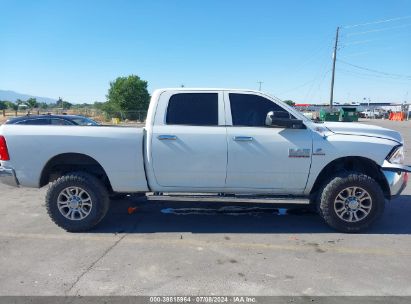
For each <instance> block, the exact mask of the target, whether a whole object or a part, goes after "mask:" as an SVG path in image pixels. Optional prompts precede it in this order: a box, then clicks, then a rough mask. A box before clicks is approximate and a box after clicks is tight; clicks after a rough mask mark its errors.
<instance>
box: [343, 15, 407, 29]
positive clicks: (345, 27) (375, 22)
mask: <svg viewBox="0 0 411 304" xmlns="http://www.w3.org/2000/svg"><path fill="white" fill-rule="evenodd" d="M410 18H411V16H404V17H395V18H391V19H385V20H377V21H371V22H366V23H360V24H354V25H346V26H343V29H349V28H354V27H358V26H367V25H372V24H380V23H386V22H392V21H398V20H404V19H410Z"/></svg>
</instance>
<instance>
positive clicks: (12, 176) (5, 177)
mask: <svg viewBox="0 0 411 304" xmlns="http://www.w3.org/2000/svg"><path fill="white" fill-rule="evenodd" d="M0 183H3V184H6V185H9V186H13V187H18V186H19V181H18V180H17V177H16V172H15V171H14V169H11V168H5V167H0Z"/></svg>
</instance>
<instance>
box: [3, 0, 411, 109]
mask: <svg viewBox="0 0 411 304" xmlns="http://www.w3.org/2000/svg"><path fill="white" fill-rule="evenodd" d="M338 26H340V27H341V30H340V40H339V45H338V51H337V62H336V74H335V91H334V101H335V102H360V101H363V100H364V98H365V99H366V100H370V101H371V102H398V103H400V102H403V101H405V100H407V101H408V102H409V101H410V100H411V0H372V1H371V0H361V1H358V0H333V1H327V0H306V1H302V0H275V1H273V0H271V1H270V0H267V1H260V0H254V1H251V0H248V1H242V0H226V1H223V0H207V1H200V0H129V1H126V0H117V1H114V0H112V1H107V0H81V1H80V0H70V1H67V0H50V1H47V0H36V1H32V0H26V1H23V0H0V89H2V90H13V91H17V92H20V93H26V94H31V95H36V96H47V97H52V98H58V97H62V98H63V99H64V100H67V101H70V102H74V103H83V102H87V103H92V102H94V101H105V100H106V94H107V90H108V88H109V84H110V82H111V81H113V80H115V79H116V78H117V77H120V76H127V75H131V74H134V75H138V76H139V77H140V78H142V79H144V80H146V81H148V90H149V92H152V91H153V90H155V89H157V88H164V87H179V86H181V85H184V86H185V87H228V88H245V89H259V83H258V81H261V82H262V84H261V89H262V91H264V92H267V93H269V94H272V95H274V96H277V97H279V98H281V99H291V100H294V101H295V102H298V103H325V102H328V101H329V96H330V82H331V67H332V50H333V46H334V42H335V34H336V28H337V27H338Z"/></svg>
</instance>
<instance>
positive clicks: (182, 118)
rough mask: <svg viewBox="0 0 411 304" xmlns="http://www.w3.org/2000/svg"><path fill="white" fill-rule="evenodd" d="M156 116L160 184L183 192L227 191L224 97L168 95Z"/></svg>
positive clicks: (156, 161)
mask: <svg viewBox="0 0 411 304" xmlns="http://www.w3.org/2000/svg"><path fill="white" fill-rule="evenodd" d="M156 113H157V114H156V117H155V123H154V126H153V134H152V137H151V145H152V149H151V156H152V168H153V171H154V176H155V179H156V182H157V184H158V185H160V186H162V187H174V188H176V190H179V191H183V190H185V189H187V190H189V189H191V188H207V190H210V189H214V188H215V189H219V188H223V187H224V185H225V178H226V167H227V141H226V127H225V113H224V101H223V97H222V93H221V92H219V91H205V92H198V91H197V92H195V91H193V92H190V91H166V92H164V93H163V94H162V95H161V96H160V99H159V103H158V105H157V109H156ZM171 190H172V189H171ZM171 190H170V191H171Z"/></svg>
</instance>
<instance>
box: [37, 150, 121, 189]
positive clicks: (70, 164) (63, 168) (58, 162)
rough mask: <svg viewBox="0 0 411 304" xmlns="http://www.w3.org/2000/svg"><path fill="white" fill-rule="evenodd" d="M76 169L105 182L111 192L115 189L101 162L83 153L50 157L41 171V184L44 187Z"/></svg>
mask: <svg viewBox="0 0 411 304" xmlns="http://www.w3.org/2000/svg"><path fill="white" fill-rule="evenodd" d="M74 171H83V172H86V173H89V174H91V175H94V176H95V177H97V178H98V179H100V180H101V181H102V182H103V183H104V185H105V186H106V187H107V190H108V191H109V192H112V191H113V189H112V187H111V183H110V180H109V178H108V175H107V173H106V171H105V170H104V168H103V167H102V166H101V165H100V163H99V162H98V161H96V160H95V159H94V158H92V157H91V156H89V155H86V154H82V153H62V154H58V155H55V156H53V157H52V158H50V159H49V160H48V161H47V163H46V165H45V166H44V168H43V170H42V172H41V175H40V180H39V186H40V187H43V186H45V185H47V184H48V183H49V182H52V181H54V180H56V179H57V178H59V177H61V176H62V175H64V174H67V173H69V172H74Z"/></svg>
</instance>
